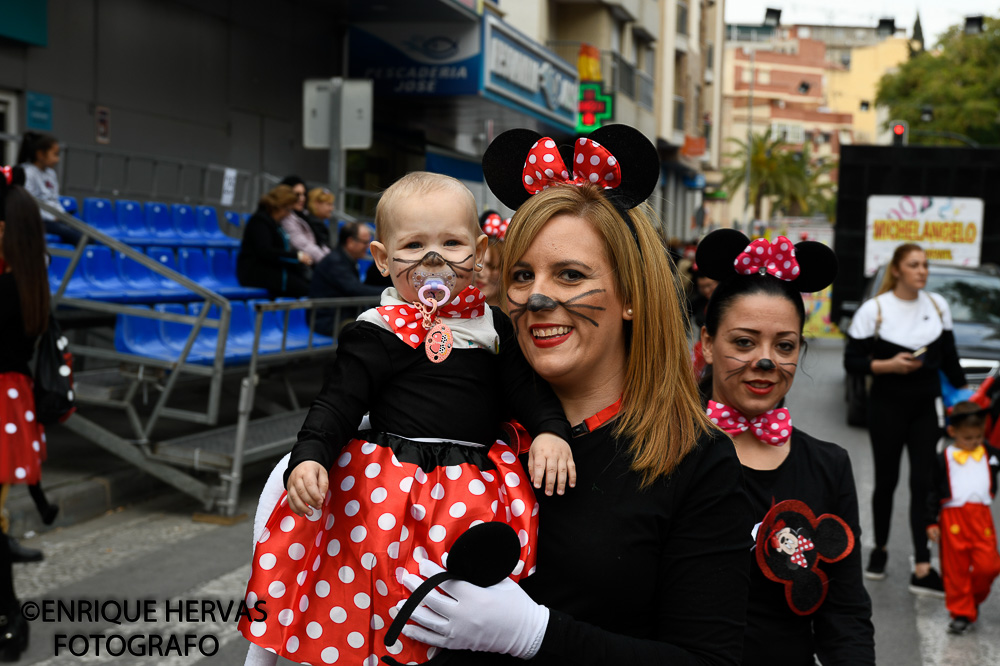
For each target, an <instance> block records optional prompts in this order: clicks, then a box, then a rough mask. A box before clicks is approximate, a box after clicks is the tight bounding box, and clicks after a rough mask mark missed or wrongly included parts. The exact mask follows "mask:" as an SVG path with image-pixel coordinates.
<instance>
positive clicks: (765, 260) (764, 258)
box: [733, 236, 799, 281]
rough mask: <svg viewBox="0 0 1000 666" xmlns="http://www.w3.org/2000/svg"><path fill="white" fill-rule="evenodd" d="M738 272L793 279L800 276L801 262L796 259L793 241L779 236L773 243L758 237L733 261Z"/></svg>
mask: <svg viewBox="0 0 1000 666" xmlns="http://www.w3.org/2000/svg"><path fill="white" fill-rule="evenodd" d="M733 265H734V266H736V272H737V273H742V274H743V275H753V274H754V273H760V274H761V275H764V274H765V273H769V274H771V275H773V276H774V277H776V278H778V279H780V280H786V281H791V280H794V279H795V278H797V277H798V276H799V262H798V261H796V260H795V247H794V246H793V245H792V241H790V240H788V239H787V238H785V237H784V236H778V239H777V240H776V241H774V242H773V243H771V242H768V240H767V239H766V238H758V239H757V240H755V241H753V242H752V243H750V244H749V245H747V247H746V249H745V250H743V251H742V252H740V254H739V255H738V256H737V257H736V260H735V261H734V262H733Z"/></svg>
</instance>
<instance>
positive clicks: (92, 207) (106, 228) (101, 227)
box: [83, 197, 122, 238]
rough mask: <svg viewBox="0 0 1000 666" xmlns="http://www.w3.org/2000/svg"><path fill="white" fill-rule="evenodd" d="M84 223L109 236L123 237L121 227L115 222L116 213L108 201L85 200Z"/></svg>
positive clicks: (95, 198) (89, 198) (91, 198)
mask: <svg viewBox="0 0 1000 666" xmlns="http://www.w3.org/2000/svg"><path fill="white" fill-rule="evenodd" d="M83 221H84V222H86V223H87V224H89V225H90V226H92V227H94V228H95V229H97V230H98V231H103V232H104V233H106V234H107V235H109V236H114V237H116V238H117V237H118V236H121V235H122V230H121V227H119V226H118V222H117V221H116V220H115V211H114V208H113V207H112V205H111V202H110V201H109V200H108V199H101V198H98V197H87V198H86V199H84V200H83Z"/></svg>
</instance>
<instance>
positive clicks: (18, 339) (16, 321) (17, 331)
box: [0, 262, 35, 377]
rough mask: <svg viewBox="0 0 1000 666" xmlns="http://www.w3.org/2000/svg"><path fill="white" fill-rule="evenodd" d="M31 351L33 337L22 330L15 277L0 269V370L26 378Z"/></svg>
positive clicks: (29, 370)
mask: <svg viewBox="0 0 1000 666" xmlns="http://www.w3.org/2000/svg"><path fill="white" fill-rule="evenodd" d="M2 263H3V262H0V264H2ZM34 353H35V337H34V336H29V335H26V334H25V333H24V319H23V316H22V315H21V296H20V294H19V293H18V291H17V280H15V279H14V274H13V273H4V272H2V270H0V372H20V373H21V374H22V375H28V376H29V377H30V376H31V369H30V368H29V366H28V364H29V363H30V362H31V357H32V356H33V355H34Z"/></svg>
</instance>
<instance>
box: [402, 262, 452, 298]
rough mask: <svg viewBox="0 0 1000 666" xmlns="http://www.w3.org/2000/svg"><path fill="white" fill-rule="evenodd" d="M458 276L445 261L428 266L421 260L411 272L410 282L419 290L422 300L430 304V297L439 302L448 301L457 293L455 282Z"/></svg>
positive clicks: (418, 293)
mask: <svg viewBox="0 0 1000 666" xmlns="http://www.w3.org/2000/svg"><path fill="white" fill-rule="evenodd" d="M457 281H458V276H457V275H455V271H454V270H453V269H452V267H451V266H449V265H448V264H447V263H445V262H443V261H442V262H441V264H440V265H437V266H428V265H427V263H426V261H425V262H421V263H420V264H418V265H417V266H416V268H414V269H413V271H412V272H411V273H410V284H412V285H413V288H414V289H416V290H417V295H418V296H419V297H420V300H421V302H423V303H424V304H425V305H428V306H430V299H434V300H435V301H437V302H438V303H447V302H448V301H449V300H450V299H451V295H452V294H453V293H455V283H456V282H457Z"/></svg>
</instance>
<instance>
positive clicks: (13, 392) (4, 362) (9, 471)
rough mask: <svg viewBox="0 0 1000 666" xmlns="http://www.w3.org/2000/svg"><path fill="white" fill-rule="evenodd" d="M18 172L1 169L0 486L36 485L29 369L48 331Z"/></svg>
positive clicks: (33, 219)
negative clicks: (16, 181)
mask: <svg viewBox="0 0 1000 666" xmlns="http://www.w3.org/2000/svg"><path fill="white" fill-rule="evenodd" d="M16 172H19V170H18V169H14V170H11V169H10V167H4V168H2V169H0V181H2V182H0V482H2V483H4V484H9V483H26V484H37V483H38V482H39V480H40V478H41V473H42V461H43V460H45V432H44V430H43V428H42V426H41V425H40V424H39V423H38V421H37V420H36V419H35V398H34V394H33V392H32V382H31V369H30V368H29V366H28V363H29V362H30V361H31V357H32V356H33V354H34V349H35V340H36V339H37V337H38V336H39V335H40V334H41V333H42V332H44V331H45V328H46V327H47V326H48V321H49V279H48V272H47V270H46V267H45V235H44V232H43V229H44V227H43V226H42V219H41V216H40V215H39V212H38V206H37V205H36V204H35V202H34V201H33V200H32V198H31V195H29V194H28V193H27V192H25V190H24V189H23V188H22V187H20V186H18V185H15V184H14V177H15V173H16ZM18 175H21V174H18Z"/></svg>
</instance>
